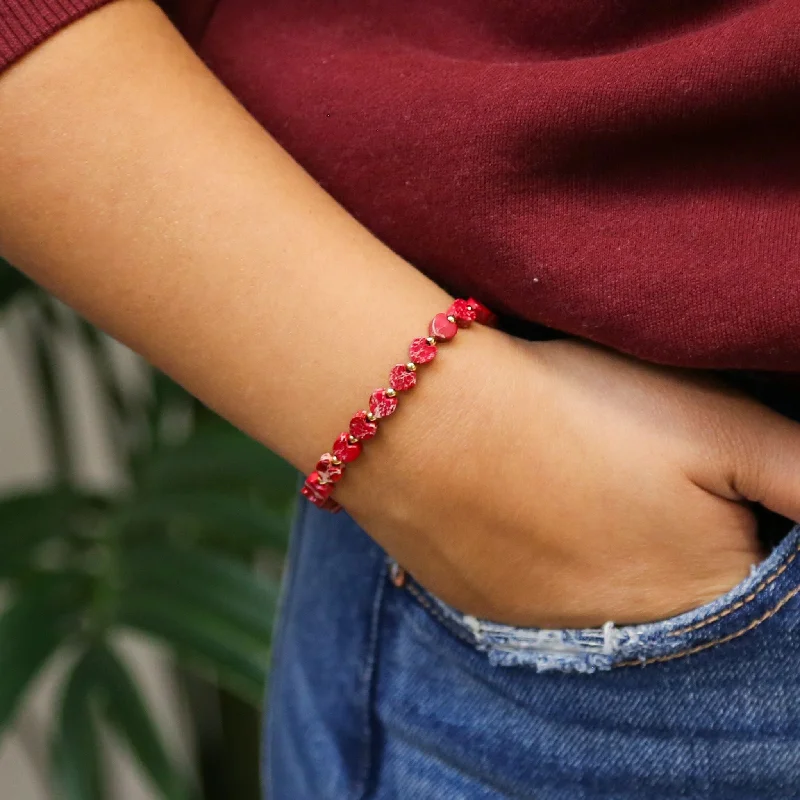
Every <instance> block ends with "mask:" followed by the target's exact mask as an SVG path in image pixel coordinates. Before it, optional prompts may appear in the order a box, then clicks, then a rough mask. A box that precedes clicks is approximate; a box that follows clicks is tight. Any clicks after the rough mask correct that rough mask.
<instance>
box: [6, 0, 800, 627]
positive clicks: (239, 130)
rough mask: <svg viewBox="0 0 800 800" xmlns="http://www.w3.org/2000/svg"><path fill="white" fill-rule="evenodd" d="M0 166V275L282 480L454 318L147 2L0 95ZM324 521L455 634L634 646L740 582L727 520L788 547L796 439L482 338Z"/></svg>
mask: <svg viewBox="0 0 800 800" xmlns="http://www.w3.org/2000/svg"><path fill="white" fill-rule="evenodd" d="M0 142H2V150H0V186H2V191H1V192H0V253H2V254H3V255H4V256H5V257H6V258H8V259H9V260H10V261H12V262H13V263H14V264H16V265H17V266H19V267H20V268H21V269H23V270H25V271H26V272H27V273H28V274H29V275H31V276H32V277H33V278H34V279H35V280H37V281H38V282H40V283H41V284H42V285H44V286H46V287H47V288H48V289H50V290H51V291H53V292H54V293H55V294H56V295H58V296H59V297H61V298H62V299H63V300H65V302H67V303H69V304H70V305H72V306H73V307H75V308H76V309H77V310H78V311H80V312H81V313H83V314H85V315H86V316H87V317H88V318H89V319H91V320H92V321H94V322H96V323H97V324H98V325H100V326H101V327H103V328H104V329H105V330H107V331H109V332H110V333H111V334H112V335H114V336H115V337H117V338H118V339H120V340H121V341H123V342H125V343H126V344H128V345H130V346H131V347H132V348H134V349H135V350H137V351H138V352H140V353H142V354H143V355H144V356H145V357H146V358H148V359H149V360H150V361H152V362H153V363H154V364H156V365H157V366H159V367H161V368H162V369H164V370H165V371H166V372H168V373H169V374H170V375H172V376H173V377H174V378H175V379H176V380H178V381H180V382H181V383H182V384H183V385H184V386H186V387H187V388H188V389H189V390H190V391H192V392H193V393H195V394H196V395H197V396H198V397H199V398H201V399H202V400H203V401H204V402H206V403H207V404H208V405H210V406H212V407H214V408H215V409H217V410H218V411H219V412H220V413H221V414H223V415H224V416H226V417H227V418H229V419H230V420H231V421H233V422H234V423H235V424H236V425H238V426H239V427H241V428H242V429H243V430H245V431H246V432H247V433H249V434H250V435H252V436H253V437H255V438H256V439H258V440H259V441H261V442H263V443H264V444H266V445H268V446H269V447H271V448H273V449H274V450H275V451H277V452H278V453H280V454H281V455H283V456H284V457H285V458H287V459H288V460H289V461H290V462H291V463H293V464H295V465H296V466H297V467H298V468H299V469H301V470H304V471H305V470H308V469H309V468H311V466H312V465H313V464H314V462H315V460H316V458H317V456H318V455H319V453H320V452H321V451H322V450H323V449H324V448H325V447H327V446H328V445H329V443H330V442H331V441H332V440H333V438H334V437H335V436H336V435H337V434H338V433H339V431H340V430H341V429H342V427H343V425H344V424H345V423H346V421H347V420H348V419H349V417H350V415H351V414H352V413H353V411H354V410H356V409H357V408H359V407H361V406H362V405H363V403H364V399H365V397H367V396H368V394H369V392H370V391H371V390H372V389H373V388H374V387H375V386H378V385H381V384H383V383H384V382H385V380H386V374H387V371H388V368H389V367H390V366H391V365H392V364H394V363H397V362H398V361H404V360H405V357H404V356H405V352H404V350H405V346H406V344H407V342H408V341H409V340H410V339H411V338H412V337H414V336H416V335H419V333H420V331H421V330H424V327H425V325H426V323H427V320H428V319H430V317H431V316H432V315H433V314H434V313H436V312H437V311H440V310H442V309H443V308H445V307H446V306H447V304H448V302H449V300H450V298H449V296H448V295H447V293H445V292H444V291H442V290H441V289H440V288H439V287H437V286H435V285H434V284H433V283H432V282H431V281H430V280H428V279H427V278H426V277H425V276H423V275H422V274H421V273H420V272H419V271H417V270H416V269H414V267H413V266H411V265H409V264H408V263H406V262H405V261H404V260H403V259H401V258H399V257H398V256H397V255H395V254H394V253H392V252H391V251H389V250H388V249H387V248H386V247H385V246H384V245H382V244H381V243H380V242H379V241H378V240H377V239H376V238H375V237H374V236H372V235H371V234H370V233H369V232H368V231H367V230H365V229H364V228H363V227H362V226H361V225H359V223H358V222H356V221H355V220H354V219H353V218H352V217H350V216H349V215H348V214H347V213H346V212H345V211H344V210H343V209H342V208H341V207H339V206H338V205H337V204H336V203H335V202H334V201H333V200H332V199H331V198H330V197H328V196H327V195H326V194H325V193H324V192H323V191H322V190H321V189H320V188H319V187H318V186H317V184H316V183H315V182H314V181H313V180H312V179H311V178H310V177H309V176H308V175H306V174H305V173H304V172H303V170H302V169H301V168H300V167H299V166H298V165H297V164H296V163H295V162H294V161H293V160H292V159H291V158H289V157H288V156H287V155H286V154H285V153H284V152H283V151H282V150H281V149H280V148H279V147H278V146H277V144H276V143H275V142H274V140H273V139H272V138H271V137H270V136H269V135H268V134H267V133H266V132H265V131H264V130H263V129H262V128H261V127H260V126H259V125H258V124H257V123H256V122H255V121H254V120H253V119H252V118H251V117H250V116H249V114H248V113H247V112H246V111H245V110H244V109H243V108H242V107H241V106H240V105H239V104H238V103H237V101H236V100H235V99H234V98H233V97H232V96H231V95H230V94H229V93H228V92H227V90H226V89H225V88H224V87H223V86H222V85H221V84H220V82H219V81H218V80H217V79H216V78H215V77H214V76H213V75H212V74H211V73H210V72H209V71H208V70H207V69H206V68H205V66H204V65H203V64H202V62H201V61H200V60H199V59H198V58H197V57H196V56H195V54H194V53H193V52H192V51H191V50H190V49H189V48H188V46H187V45H186V44H185V42H184V41H183V40H182V38H181V37H180V36H179V35H178V34H177V33H176V32H175V31H174V30H173V28H172V26H171V25H170V23H169V22H168V20H167V19H166V17H165V16H164V15H163V14H162V12H161V11H160V10H159V9H158V8H157V7H156V6H155V5H153V4H152V3H150V2H149V1H148V0H117V2H115V3H112V4H110V5H108V6H105V7H103V8H101V9H99V10H98V11H95V12H93V13H91V14H90V15H88V16H87V17H85V18H83V19H81V20H79V21H77V22H76V23H74V24H72V25H70V26H69V27H68V28H66V29H64V30H63V31H61V32H59V33H58V34H56V35H55V36H54V37H52V38H51V39H50V40H48V41H47V42H45V43H44V44H42V45H41V46H40V47H38V48H36V50H34V51H33V52H32V53H30V54H29V55H28V56H26V57H25V58H24V59H22V60H21V61H20V62H19V63H18V64H16V65H15V66H14V67H12V68H11V69H10V70H8V71H7V72H6V73H5V74H3V75H2V76H0ZM444 397H446V398H447V399H446V401H443V399H442V398H444ZM338 496H339V497H340V499H341V501H342V502H343V503H344V504H345V506H346V507H347V508H348V510H349V511H350V512H351V513H352V515H353V516H354V517H355V519H356V520H357V521H358V522H359V523H361V524H362V525H363V526H364V527H365V529H366V530H367V531H368V532H369V533H370V534H371V535H372V536H373V537H374V538H375V539H376V540H377V541H378V542H379V543H380V544H381V545H382V546H383V547H385V548H386V549H387V550H388V551H389V552H390V553H391V554H392V555H394V556H395V557H397V558H398V559H400V560H401V562H402V563H403V564H404V565H405V566H406V567H407V568H408V569H410V570H411V571H412V572H413V573H415V575H416V576H417V577H418V578H419V579H420V580H421V581H422V582H423V583H424V584H425V585H427V586H428V587H429V588H430V589H431V590H432V591H434V592H436V593H437V594H439V595H440V596H442V597H443V598H444V599H446V600H448V601H450V602H452V603H453V604H455V605H456V606H458V607H459V608H462V609H464V610H466V611H469V612H471V613H475V614H478V615H481V616H486V617H489V618H492V619H496V620H498V621H505V622H511V623H516V624H525V625H545V626H585V625H594V624H600V623H602V622H605V621H606V620H608V619H613V620H616V621H618V622H636V621H648V620H653V619H658V618H661V617H664V616H668V615H671V614H674V613H677V612H679V611H682V610H686V609H688V608H691V607H693V606H696V605H698V604H700V603H702V602H705V601H707V600H710V599H712V598H713V597H715V596H717V595H718V594H720V593H721V592H722V591H725V590H726V589H728V588H730V587H731V586H733V585H734V584H735V583H737V582H738V581H739V580H741V579H742V578H743V577H744V576H745V575H746V574H747V571H748V569H749V567H750V565H751V564H752V563H754V562H756V561H757V560H759V558H760V557H761V553H760V552H759V549H758V544H757V541H756V537H755V522H754V518H753V516H752V513H751V512H750V510H749V509H748V508H747V507H746V505H745V504H744V501H745V500H757V501H759V502H763V503H764V504H765V505H766V506H768V507H770V508H772V509H774V510H776V511H778V512H780V513H782V514H784V515H786V516H789V517H791V518H793V519H797V520H800V426H798V425H795V424H794V423H791V422H790V421H788V420H786V419H784V418H782V417H780V416H779V415H777V414H775V413H773V412H771V411H770V410H768V409H766V408H764V407H763V406H760V405H758V404H757V403H755V402H753V401H751V400H748V399H747V398H744V397H742V396H740V395H737V394H736V393H734V392H731V391H730V390H728V389H725V388H724V387H721V386H718V385H717V384H715V383H714V382H713V381H711V380H709V379H707V378H704V377H702V376H697V375H694V374H692V373H689V372H687V371H683V370H676V369H667V368H663V367H656V366H652V365H646V364H642V363H640V362H637V361H635V360H634V359H631V358H628V357H625V356H622V355H619V354H615V353H612V352H609V351H607V350H605V349H603V348H599V347H596V346H593V345H590V344H586V343H581V342H571V341H563V342H547V343H536V344H530V343H525V342H521V341H518V340H515V339H513V338H512V337H509V336H507V335H505V334H502V333H499V332H497V331H492V330H488V329H485V328H479V327H474V328H473V329H471V330H470V331H467V332H463V333H461V334H459V336H458V337H457V338H456V340H455V341H454V342H453V343H452V344H451V345H448V347H447V350H446V352H443V353H442V354H441V357H440V358H438V359H437V360H436V361H435V362H434V363H433V364H432V365H430V367H429V368H427V369H426V374H425V379H424V380H422V381H420V384H419V386H418V387H417V388H416V389H415V390H414V392H413V395H412V396H409V397H408V398H407V402H405V403H404V407H403V409H402V411H401V412H400V413H398V414H397V415H396V416H395V417H393V418H392V419H391V420H390V421H387V423H386V424H385V426H384V428H383V429H382V431H381V435H380V436H379V437H377V438H376V439H375V440H374V441H373V442H371V443H370V447H369V448H368V449H367V452H366V453H365V455H364V457H363V458H362V459H361V460H360V461H359V463H358V466H357V468H354V469H353V470H350V471H349V472H348V475H347V478H346V479H345V481H343V482H342V484H341V488H340V489H339V490H338Z"/></svg>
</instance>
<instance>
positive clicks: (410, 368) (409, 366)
mask: <svg viewBox="0 0 800 800" xmlns="http://www.w3.org/2000/svg"><path fill="white" fill-rule="evenodd" d="M406 369H407V370H408V371H409V372H416V371H417V365H416V364H415V363H414V362H413V361H409V362H408V364H406Z"/></svg>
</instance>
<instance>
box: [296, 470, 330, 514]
mask: <svg viewBox="0 0 800 800" xmlns="http://www.w3.org/2000/svg"><path fill="white" fill-rule="evenodd" d="M301 491H302V493H303V495H304V496H305V497H307V498H308V499H309V500H311V502H312V503H314V505H320V506H321V505H322V504H323V503H324V502H325V501H326V500H327V499H328V498H329V497H330V496H331V492H332V491H333V484H332V483H323V482H322V480H321V479H320V476H319V473H317V472H312V473H311V474H310V475H309V476H308V477H307V478H306V481H305V483H304V484H303V488H302V489H301Z"/></svg>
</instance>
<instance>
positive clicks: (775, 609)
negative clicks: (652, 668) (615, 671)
mask: <svg viewBox="0 0 800 800" xmlns="http://www.w3.org/2000/svg"><path fill="white" fill-rule="evenodd" d="M799 593H800V586H795V587H794V589H792V590H791V591H790V592H788V593H787V594H786V595H784V596H783V597H782V598H781V599H780V600H779V601H778V603H777V604H776V605H775V606H774V607H773V608H771V609H769V611H767V612H765V613H764V614H762V615H761V616H760V617H759V618H758V619H754V620H753V621H752V622H750V623H749V624H748V625H746V626H745V627H744V628H742V629H741V630H738V631H735V632H734V633H730V634H728V635H727V636H723V637H722V638H721V639H715V640H714V641H711V642H704V643H703V644H700V645H697V646H696V647H690V648H689V649H688V650H682V651H680V652H678V653H669V654H667V655H663V656H653V657H652V658H647V659H644V660H640V659H631V660H630V661H621V662H620V663H618V664H612V667H613V668H616V667H643V666H645V665H646V664H653V663H655V662H657V661H672V660H673V659H676V658H683V657H685V656H690V655H693V654H694V653H699V652H701V651H702V650H708V649H709V648H711V647H715V646H716V645H718V644H725V643H726V642H730V641H731V639H737V638H738V637H739V636H743V635H744V634H745V633H748V632H749V631H751V630H753V629H754V628H757V627H758V626H759V625H760V624H761V623H762V622H765V621H766V620H768V619H769V618H770V617H773V616H775V614H776V613H777V612H778V611H780V609H781V608H783V607H784V606H785V605H786V604H787V603H788V602H789V601H790V600H791V599H792V598H793V597H794V596H795V595H797V594H799Z"/></svg>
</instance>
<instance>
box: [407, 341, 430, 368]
mask: <svg viewBox="0 0 800 800" xmlns="http://www.w3.org/2000/svg"><path fill="white" fill-rule="evenodd" d="M408 357H409V358H410V359H411V361H412V362H413V363H414V364H427V363H428V362H429V361H433V359H434V358H436V345H435V344H428V342H427V340H426V339H423V338H419V339H414V340H413V341H412V342H411V344H410V345H409V347H408Z"/></svg>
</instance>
